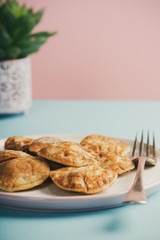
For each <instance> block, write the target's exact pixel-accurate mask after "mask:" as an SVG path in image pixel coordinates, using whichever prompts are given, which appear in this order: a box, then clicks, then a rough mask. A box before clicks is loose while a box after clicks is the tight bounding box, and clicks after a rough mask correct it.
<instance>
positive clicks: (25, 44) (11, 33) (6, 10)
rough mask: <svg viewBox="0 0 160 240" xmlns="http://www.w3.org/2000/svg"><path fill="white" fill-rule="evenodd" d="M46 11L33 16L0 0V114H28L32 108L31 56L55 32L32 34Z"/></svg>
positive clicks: (12, 1)
mask: <svg viewBox="0 0 160 240" xmlns="http://www.w3.org/2000/svg"><path fill="white" fill-rule="evenodd" d="M43 13H44V9H42V10H40V11H38V12H33V9H32V8H27V7H26V5H23V6H20V4H19V3H18V2H17V1H16V0H7V1H6V2H2V0H0V113H1V114H7V113H20V112H27V111H28V109H29V107H30V105H31V100H32V97H31V95H32V94H31V62H30V57H28V56H29V55H30V54H32V53H35V52H37V51H38V50H39V48H40V47H41V45H42V44H44V43H45V42H46V40H47V39H48V37H50V36H53V35H55V34H56V32H38V33H33V32H32V30H33V29H34V27H35V26H36V25H37V24H38V23H39V22H40V20H41V18H42V15H43Z"/></svg>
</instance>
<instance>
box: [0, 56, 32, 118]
mask: <svg viewBox="0 0 160 240" xmlns="http://www.w3.org/2000/svg"><path fill="white" fill-rule="evenodd" d="M31 102H32V83H31V60H30V58H28V57H26V58H22V59H16V60H9V61H0V114H9V113H21V112H22V113H23V112H24V113H26V112H28V110H29V108H30V106H31Z"/></svg>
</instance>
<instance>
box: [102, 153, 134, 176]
mask: <svg viewBox="0 0 160 240" xmlns="http://www.w3.org/2000/svg"><path fill="white" fill-rule="evenodd" d="M99 166H100V167H102V168H105V169H106V168H109V169H112V170H113V171H116V172H117V173H118V174H119V175H120V174H123V173H125V172H128V171H130V170H132V169H134V168H135V165H134V163H133V162H132V160H131V159H129V158H128V157H126V156H121V155H120V154H116V155H115V154H114V153H106V154H100V160H99Z"/></svg>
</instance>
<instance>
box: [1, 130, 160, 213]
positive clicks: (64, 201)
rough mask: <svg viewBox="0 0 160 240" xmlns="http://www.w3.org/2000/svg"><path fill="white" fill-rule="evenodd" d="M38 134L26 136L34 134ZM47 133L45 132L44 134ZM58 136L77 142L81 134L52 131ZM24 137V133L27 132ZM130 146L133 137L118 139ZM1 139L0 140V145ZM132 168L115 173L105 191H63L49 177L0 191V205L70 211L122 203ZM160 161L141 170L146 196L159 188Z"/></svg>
mask: <svg viewBox="0 0 160 240" xmlns="http://www.w3.org/2000/svg"><path fill="white" fill-rule="evenodd" d="M41 136H42V135H38V136H29V137H32V138H38V137H41ZM47 136H48V135H47ZM52 136H54V137H58V138H60V139H62V140H66V141H68V140H70V141H76V142H80V141H81V140H82V139H83V138H84V137H85V135H57V134H56V135H52ZM27 137H28V136H27ZM120 140H122V141H124V142H126V143H127V144H128V145H130V146H131V148H132V146H133V141H132V140H129V139H120ZM4 142H5V139H2V140H0V149H3V147H4ZM135 172H136V170H134V171H131V172H128V173H125V174H123V175H121V176H119V177H118V179H117V181H116V182H115V183H114V184H113V185H112V186H111V187H110V188H108V189H106V190H105V191H103V192H101V193H98V194H94V195H83V194H79V193H74V192H67V191H64V190H62V189H60V188H58V187H57V186H56V185H55V184H54V183H53V182H52V181H51V179H48V180H47V181H46V182H45V183H43V184H42V185H40V186H38V187H35V188H33V189H30V190H28V191H21V192H13V193H7V192H3V191H0V206H1V207H7V208H14V209H23V210H30V211H53V212H72V211H90V210H98V209H106V208H113V207H118V206H121V205H122V201H123V199H124V198H125V196H126V194H127V192H128V191H129V189H130V188H131V185H132V183H133V180H134V177H135ZM159 173H160V162H159V161H158V163H157V165H156V166H154V167H147V168H145V171H144V176H143V177H144V188H145V192H146V195H147V197H149V196H150V195H152V194H153V193H154V192H156V191H157V190H158V189H159V188H160V174H159Z"/></svg>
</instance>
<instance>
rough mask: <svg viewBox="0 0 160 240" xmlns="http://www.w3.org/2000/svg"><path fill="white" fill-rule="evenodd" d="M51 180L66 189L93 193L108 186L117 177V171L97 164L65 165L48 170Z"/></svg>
mask: <svg viewBox="0 0 160 240" xmlns="http://www.w3.org/2000/svg"><path fill="white" fill-rule="evenodd" d="M50 177H51V178H52V180H53V182H54V183H55V184H56V185H57V186H58V187H60V188H61V189H64V190H67V191H74V192H81V193H86V194H94V193H98V192H101V191H103V190H104V189H106V188H108V187H110V186H111V185H112V184H113V183H114V182H115V181H116V179H117V173H116V172H114V171H112V170H110V169H103V168H101V167H99V166H97V165H88V166H85V167H80V168H75V167H66V168H61V169H58V170H55V171H51V172H50Z"/></svg>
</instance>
